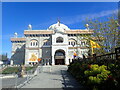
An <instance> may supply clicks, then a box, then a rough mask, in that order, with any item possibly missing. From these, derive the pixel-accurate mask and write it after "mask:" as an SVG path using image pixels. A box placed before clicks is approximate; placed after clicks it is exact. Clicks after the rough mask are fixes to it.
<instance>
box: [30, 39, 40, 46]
mask: <svg viewBox="0 0 120 90" xmlns="http://www.w3.org/2000/svg"><path fill="white" fill-rule="evenodd" d="M30 46H32V47H35V46H38V41H37V40H31V41H30Z"/></svg>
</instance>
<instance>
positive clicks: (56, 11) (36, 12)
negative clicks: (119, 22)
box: [2, 2, 118, 57]
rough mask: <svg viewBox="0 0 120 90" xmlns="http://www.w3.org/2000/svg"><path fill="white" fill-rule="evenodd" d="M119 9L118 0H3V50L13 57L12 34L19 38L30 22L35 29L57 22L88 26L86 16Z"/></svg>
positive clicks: (71, 27)
mask: <svg viewBox="0 0 120 90" xmlns="http://www.w3.org/2000/svg"><path fill="white" fill-rule="evenodd" d="M117 9H118V3H115V2H111V3H110V2H101V3H100V2H94V3H93V2H76V3H73V2H71V3H68V2H67V3H65V2H61V3H60V2H59V3H53V2H45V3H43V2H37V3H36V2H18V3H17V2H16V3H15V2H14V3H13V2H11V3H8V2H6V3H5V2H4V3H3V4H2V52H3V53H6V52H7V53H8V56H9V57H10V56H11V45H12V44H11V42H10V37H12V36H13V35H14V33H15V32H17V33H18V37H21V36H24V35H23V32H24V30H25V29H27V26H28V24H32V26H33V29H47V28H48V27H49V26H50V25H52V24H54V23H56V22H57V18H59V19H60V21H61V23H63V24H65V25H67V26H68V27H69V28H70V29H85V27H84V24H85V18H87V17H88V18H92V19H93V18H95V17H96V18H105V17H107V16H109V15H111V14H112V13H113V12H115V11H116V10H117Z"/></svg>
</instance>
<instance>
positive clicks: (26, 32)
mask: <svg viewBox="0 0 120 90" xmlns="http://www.w3.org/2000/svg"><path fill="white" fill-rule="evenodd" d="M53 33H54V31H52V30H24V35H30V34H36V35H38V34H53ZM64 33H65V34H93V33H94V32H93V30H66V31H65V32H64Z"/></svg>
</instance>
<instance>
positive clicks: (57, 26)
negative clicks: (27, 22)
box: [47, 22, 70, 32]
mask: <svg viewBox="0 0 120 90" xmlns="http://www.w3.org/2000/svg"><path fill="white" fill-rule="evenodd" d="M47 30H54V31H55V32H64V31H65V30H70V29H69V28H68V27H67V26H66V25H64V24H61V23H60V22H57V23H56V24H53V25H51V26H50V27H49V28H48V29H47Z"/></svg>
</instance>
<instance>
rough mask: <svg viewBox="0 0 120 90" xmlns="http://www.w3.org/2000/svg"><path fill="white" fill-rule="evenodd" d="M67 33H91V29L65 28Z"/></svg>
mask: <svg viewBox="0 0 120 90" xmlns="http://www.w3.org/2000/svg"><path fill="white" fill-rule="evenodd" d="M65 33H67V34H93V33H94V32H93V30H66V32H65Z"/></svg>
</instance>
